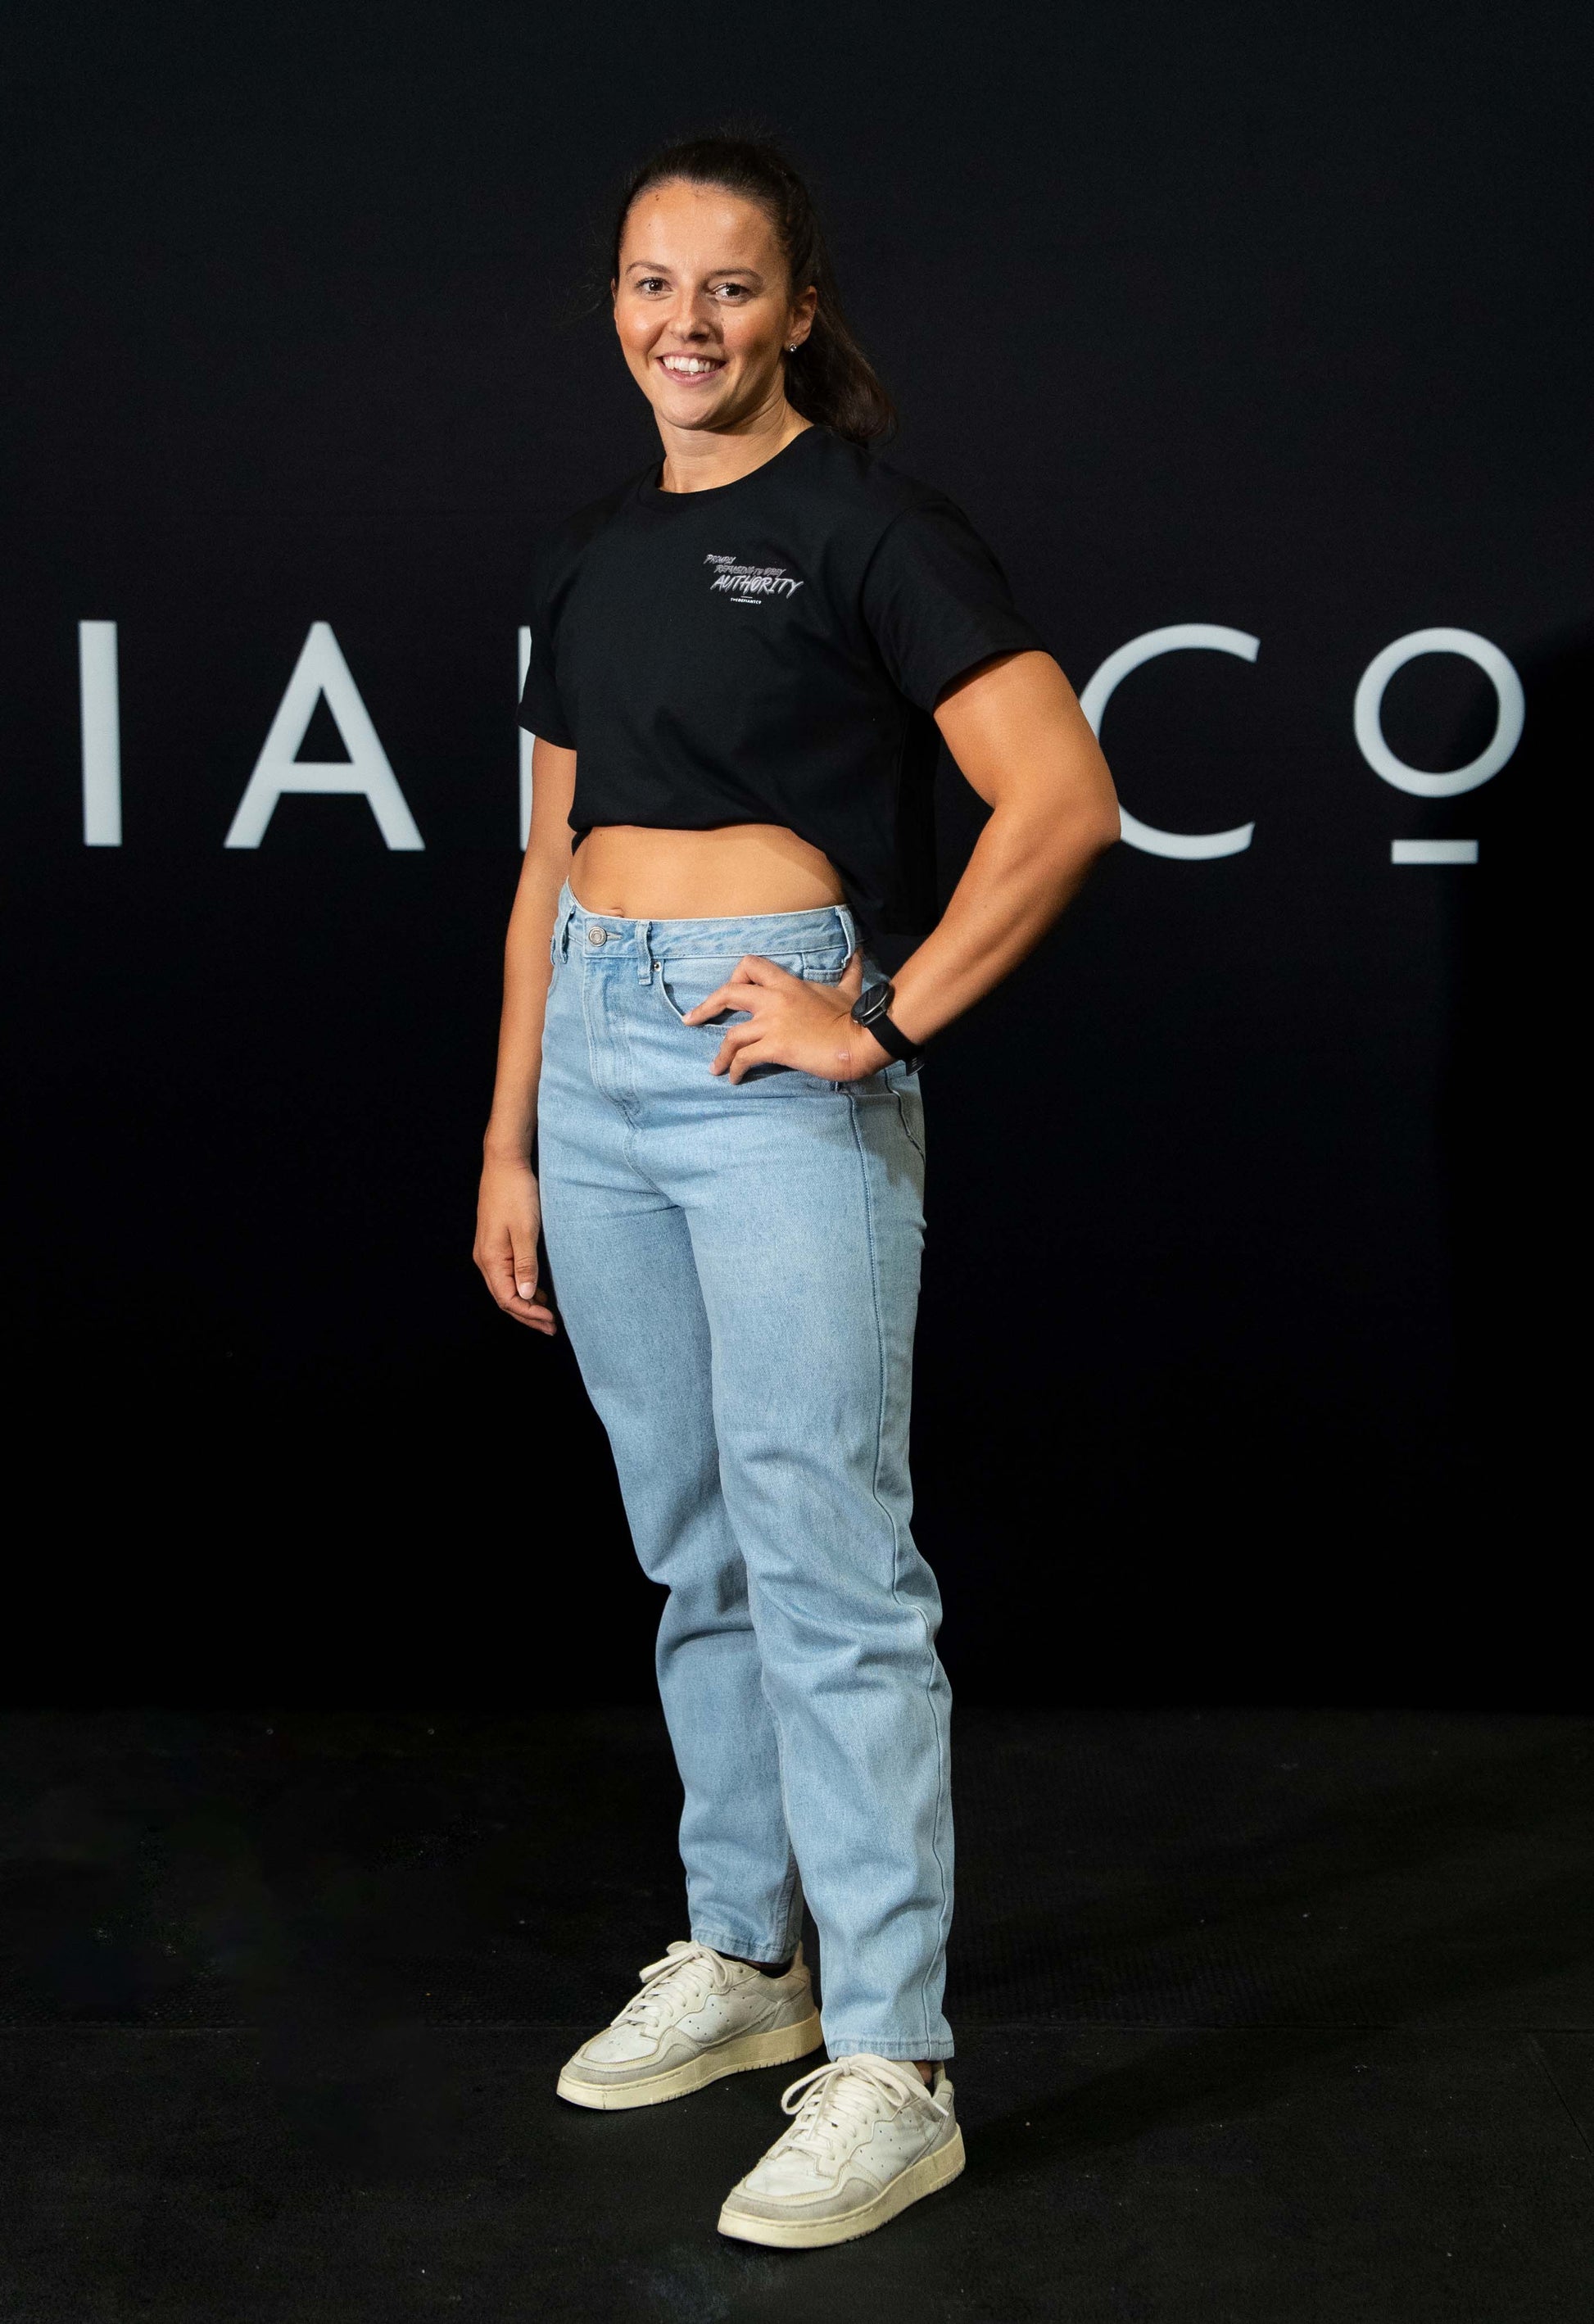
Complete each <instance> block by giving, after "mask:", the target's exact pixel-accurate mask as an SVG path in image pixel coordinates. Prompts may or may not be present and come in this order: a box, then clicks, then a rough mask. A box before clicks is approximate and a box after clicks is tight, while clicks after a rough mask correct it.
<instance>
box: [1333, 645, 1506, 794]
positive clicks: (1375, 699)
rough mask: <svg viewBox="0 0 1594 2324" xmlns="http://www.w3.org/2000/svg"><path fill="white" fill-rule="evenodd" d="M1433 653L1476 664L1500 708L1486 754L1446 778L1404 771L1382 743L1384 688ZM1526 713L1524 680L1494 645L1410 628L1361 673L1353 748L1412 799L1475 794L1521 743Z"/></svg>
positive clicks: (1372, 767)
mask: <svg viewBox="0 0 1594 2324" xmlns="http://www.w3.org/2000/svg"><path fill="white" fill-rule="evenodd" d="M1431 653H1453V654H1461V655H1464V656H1465V658H1466V659H1467V660H1468V661H1471V662H1476V663H1477V665H1478V667H1479V669H1480V670H1481V671H1482V672H1483V674H1484V676H1485V678H1488V682H1489V684H1490V685H1491V686H1492V687H1494V690H1495V700H1496V702H1497V705H1498V710H1497V715H1496V718H1495V732H1494V740H1493V741H1492V742H1490V744H1489V746H1488V750H1487V751H1485V752H1482V753H1481V755H1480V756H1479V757H1478V758H1476V759H1474V760H1473V761H1472V762H1471V764H1470V766H1465V767H1454V768H1452V769H1451V771H1450V773H1449V774H1448V775H1425V774H1424V773H1423V772H1422V771H1421V770H1420V769H1418V768H1416V767H1408V766H1407V765H1406V763H1405V760H1404V759H1397V758H1396V755H1395V753H1394V752H1393V751H1392V750H1391V749H1390V748H1389V745H1388V743H1387V742H1385V740H1384V726H1383V708H1384V689H1385V687H1387V685H1388V683H1389V681H1390V679H1391V678H1393V677H1394V675H1395V673H1396V670H1397V669H1405V665H1406V663H1407V662H1408V661H1415V660H1416V659H1417V657H1418V655H1419V654H1431ZM1526 715H1527V705H1526V703H1525V698H1524V696H1523V691H1522V680H1521V679H1520V678H1518V677H1517V675H1516V670H1515V669H1513V667H1512V665H1511V663H1510V662H1509V661H1508V660H1507V659H1506V656H1505V655H1504V654H1503V653H1502V652H1501V651H1500V649H1499V648H1498V646H1497V645H1491V644H1490V643H1489V641H1488V639H1487V638H1480V637H1479V635H1478V632H1476V631H1475V630H1413V631H1412V632H1411V634H1410V636H1409V637H1404V638H1396V641H1395V642H1394V644H1393V645H1387V646H1386V647H1385V648H1384V650H1383V652H1382V653H1381V654H1375V655H1374V656H1373V658H1372V659H1371V661H1369V662H1368V666H1367V668H1366V669H1365V670H1363V672H1362V674H1361V684H1360V685H1359V687H1357V689H1356V714H1355V724H1356V745H1357V748H1358V750H1359V752H1361V755H1362V757H1363V758H1364V759H1365V760H1366V761H1367V762H1368V766H1369V767H1370V768H1371V769H1372V770H1373V772H1374V774H1375V775H1381V776H1382V777H1383V779H1384V780H1385V781H1386V782H1387V783H1393V784H1394V786H1395V788H1396V790H1397V791H1409V792H1410V793H1411V794H1412V796H1413V798H1455V797H1456V796H1457V794H1458V793H1459V792H1461V791H1475V790H1476V789H1477V788H1478V786H1479V783H1487V782H1488V779H1489V777H1490V776H1491V775H1497V774H1498V773H1499V771H1500V769H1501V768H1502V767H1503V766H1504V765H1505V763H1506V760H1507V759H1508V758H1509V757H1510V756H1511V753H1512V752H1513V751H1514V750H1515V749H1516V745H1517V744H1518V742H1521V740H1522V727H1523V721H1524V720H1525V717H1526Z"/></svg>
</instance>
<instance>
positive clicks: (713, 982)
mask: <svg viewBox="0 0 1594 2324" xmlns="http://www.w3.org/2000/svg"><path fill="white" fill-rule="evenodd" d="M746 957H747V955H746V954H744V953H735V954H732V955H731V957H730V958H729V959H707V958H705V959H687V958H677V959H665V960H662V961H660V963H659V969H658V973H657V974H656V976H655V978H654V989H655V991H657V992H658V994H659V999H660V1000H661V1001H663V1003H664V1005H665V1007H666V1008H667V1009H668V1010H669V1013H670V1015H671V1016H672V1017H673V1018H674V1019H676V1021H677V1024H683V1025H684V1024H685V1022H686V1013H687V1011H688V1010H693V1009H696V1008H698V1007H700V1006H701V1004H702V1003H703V1002H704V1001H706V1000H707V999H708V996H709V994H710V993H711V992H715V991H718V990H719V988H720V986H721V985H722V984H728V983H729V982H730V981H731V979H732V977H733V976H734V974H735V973H736V969H737V964H738V963H739V962H741V961H742V960H744V959H745V958H746ZM759 957H760V959H763V960H769V961H770V962H772V963H773V964H774V965H775V966H776V967H777V968H783V969H785V971H786V973H787V974H788V976H799V977H801V979H802V980H803V982H804V983H805V984H836V983H839V982H840V981H841V977H842V974H843V971H844V970H845V968H846V965H847V954H846V951H845V949H844V947H843V946H842V945H826V946H825V950H824V951H823V952H799V953H786V954H777V953H762V954H760V955H759ZM747 1015H748V1012H747V1010H745V1009H723V1010H721V1011H720V1013H719V1015H718V1016H717V1017H714V1018H711V1019H709V1020H708V1021H707V1022H706V1023H705V1024H700V1025H686V1031H687V1032H688V1033H712V1034H713V1035H714V1037H715V1038H716V1039H717V1038H718V1037H720V1036H721V1035H722V1034H723V1033H724V1031H725V1030H726V1028H727V1027H729V1026H732V1025H745V1024H746V1022H747ZM766 1070H773V1071H777V1072H784V1070H785V1068H784V1067H783V1066H778V1067H774V1068H766Z"/></svg>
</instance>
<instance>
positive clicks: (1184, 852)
mask: <svg viewBox="0 0 1594 2324" xmlns="http://www.w3.org/2000/svg"><path fill="white" fill-rule="evenodd" d="M1479 642H1480V643H1481V642H1482V641H1481V640H1480V641H1479ZM1260 643H1261V641H1260V640H1259V639H1257V638H1253V637H1250V636H1248V634H1247V632H1245V631H1244V630H1226V629H1224V628H1223V627H1222V626H1221V623H1220V622H1173V623H1171V624H1170V626H1169V627H1168V628H1167V629H1166V630H1147V632H1145V634H1144V636H1142V637H1138V638H1131V639H1130V640H1129V643H1128V645H1127V646H1119V649H1118V651H1117V652H1116V653H1110V654H1109V655H1108V657H1107V659H1106V660H1105V661H1104V662H1103V663H1102V665H1101V669H1099V670H1098V671H1097V672H1096V674H1095V676H1094V677H1093V678H1092V680H1091V682H1090V684H1089V685H1088V686H1087V687H1085V690H1084V692H1083V694H1082V695H1081V696H1080V697H1079V706H1080V708H1081V709H1082V710H1083V712H1084V714H1085V716H1086V717H1087V718H1088V719H1089V721H1090V724H1091V731H1092V733H1093V734H1094V735H1095V737H1096V739H1097V741H1098V742H1100V740H1101V714H1102V712H1103V711H1104V710H1105V709H1106V707H1107V705H1108V703H1109V701H1110V698H1111V696H1112V694H1113V691H1114V689H1115V687H1117V686H1118V684H1119V680H1120V679H1122V678H1128V676H1129V672H1130V670H1132V669H1139V667H1140V665H1141V663H1142V662H1147V661H1155V660H1156V657H1157V656H1158V654H1166V653H1182V652H1184V651H1185V650H1187V649H1189V648H1190V647H1193V646H1205V647H1207V648H1209V649H1210V650H1212V652H1214V653H1230V654H1238V656H1239V659H1240V660H1241V661H1255V660H1256V659H1257V655H1258V650H1259V648H1260ZM1501 659H1502V660H1504V659H1505V657H1504V656H1503V655H1502V656H1501ZM1374 667H1375V668H1377V664H1376V663H1375V665H1374ZM1506 667H1507V669H1508V668H1509V667H1510V665H1509V664H1508V663H1507V664H1506ZM1369 674H1370V673H1369ZM1363 683H1364V684H1365V683H1366V680H1365V679H1364V680H1363ZM1380 691H1381V689H1380ZM1358 701H1359V697H1358ZM1441 779H1442V780H1443V781H1446V782H1449V781H1451V780H1452V779H1453V778H1451V777H1450V776H1444V777H1442V778H1441ZM1480 779H1481V778H1480ZM1119 815H1120V816H1121V818H1122V825H1123V835H1124V837H1125V838H1126V839H1127V840H1128V841H1129V845H1130V846H1131V847H1138V848H1139V849H1141V850H1142V852H1143V853H1145V854H1147V855H1168V856H1172V857H1173V858H1174V859H1175V861H1176V862H1183V863H1207V862H1211V861H1212V858H1213V857H1214V856H1218V855H1239V854H1240V853H1242V852H1243V850H1244V849H1246V848H1248V846H1249V845H1250V844H1251V834H1252V833H1253V832H1254V831H1255V829H1256V827H1257V826H1256V825H1255V824H1254V823H1241V824H1237V825H1235V827H1234V829H1233V830H1232V831H1202V832H1193V831H1158V830H1157V829H1156V827H1155V825H1151V824H1149V823H1141V822H1140V821H1139V820H1138V817H1136V816H1132V815H1130V814H1129V810H1128V808H1127V807H1123V808H1120V809H1119Z"/></svg>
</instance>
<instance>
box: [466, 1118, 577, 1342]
mask: <svg viewBox="0 0 1594 2324" xmlns="http://www.w3.org/2000/svg"><path fill="white" fill-rule="evenodd" d="M541 1226H542V1200H541V1197H540V1195H539V1193H538V1190H537V1179H536V1176H535V1174H534V1172H533V1171H532V1168H531V1166H530V1163H529V1162H521V1161H493V1160H489V1161H487V1162H485V1163H484V1165H483V1167H482V1186H481V1192H480V1194H478V1196H477V1198H476V1243H475V1250H474V1251H473V1252H472V1254H471V1255H472V1257H473V1258H474V1259H475V1262H476V1265H477V1266H478V1267H479V1268H480V1269H481V1271H482V1280H483V1281H484V1283H485V1285H486V1286H487V1288H488V1290H489V1291H490V1292H491V1293H492V1294H493V1298H494V1299H495V1300H496V1302H497V1304H498V1305H499V1306H500V1307H502V1310H503V1312H504V1314H506V1315H512V1316H513V1317H514V1319H515V1322H516V1323H529V1324H530V1327H531V1329H532V1330H533V1331H534V1332H540V1333H543V1335H544V1337H545V1338H548V1339H551V1338H552V1337H553V1335H554V1333H555V1332H556V1331H557V1329H558V1325H557V1323H556V1322H555V1321H554V1302H553V1285H552V1283H551V1281H550V1280H549V1278H548V1269H547V1268H546V1267H539V1262H538V1256H537V1238H538V1234H539V1231H540V1230H541Z"/></svg>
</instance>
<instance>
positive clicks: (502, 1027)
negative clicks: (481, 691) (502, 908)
mask: <svg viewBox="0 0 1594 2324" xmlns="http://www.w3.org/2000/svg"><path fill="white" fill-rule="evenodd" d="M575 791H576V753H575V752H574V751H561V750H559V749H558V748H557V746H556V745H555V744H554V743H552V742H542V741H540V740H539V742H538V743H537V746H536V748H535V750H534V752H533V753H532V761H531V836H530V843H529V844H528V846H527V849H526V860H525V862H523V863H522V864H521V880H520V885H519V886H518V888H517V889H516V890H515V901H514V909H513V910H512V911H511V914H510V918H509V935H508V936H507V937H506V938H505V939H504V946H503V1014H502V1019H500V1022H499V1028H498V1073H497V1076H496V1079H495V1080H494V1082H493V1110H492V1112H491V1113H490V1114H489V1116H488V1119H487V1133H486V1136H485V1137H484V1139H483V1141H482V1185H481V1192H480V1194H479V1195H478V1197H477V1202H476V1242H475V1251H474V1252H473V1254H472V1256H473V1257H474V1258H475V1262H476V1265H477V1266H478V1267H479V1268H481V1270H482V1276H483V1278H484V1281H485V1283H486V1286H487V1288H488V1290H489V1291H490V1292H491V1293H492V1294H493V1298H494V1299H495V1300H496V1301H497V1302H498V1305H500V1306H501V1307H502V1310H503V1312H504V1314H506V1315H512V1316H513V1317H514V1319H515V1321H516V1322H517V1323H529V1324H530V1326H531V1329H532V1330H533V1331H534V1332H541V1333H545V1334H547V1335H548V1336H550V1337H551V1335H552V1333H554V1331H555V1330H556V1329H557V1326H556V1324H555V1323H554V1315H553V1305H552V1302H551V1300H550V1298H549V1296H548V1285H547V1283H546V1282H545V1281H542V1280H541V1279H540V1278H539V1268H538V1259H537V1237H538V1233H539V1230H540V1228H541V1224H542V1205H541V1203H540V1201H539V1196H538V1192H537V1180H536V1177H535V1176H534V1175H533V1173H532V1169H531V1139H532V1135H533V1132H534V1131H535V1130H536V1127H537V1083H538V1077H539V1074H540V1072H541V1070H542V1016H543V1010H544V1009H545V1008H546V1006H547V1003H548V946H549V945H550V943H551V942H552V938H553V927H554V918H555V916H556V914H557V909H558V902H559V890H560V889H561V888H562V887H563V886H564V884H565V880H566V878H567V874H568V872H569V869H570V822H569V816H570V801H571V799H572V798H573V797H574V796H575Z"/></svg>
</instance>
